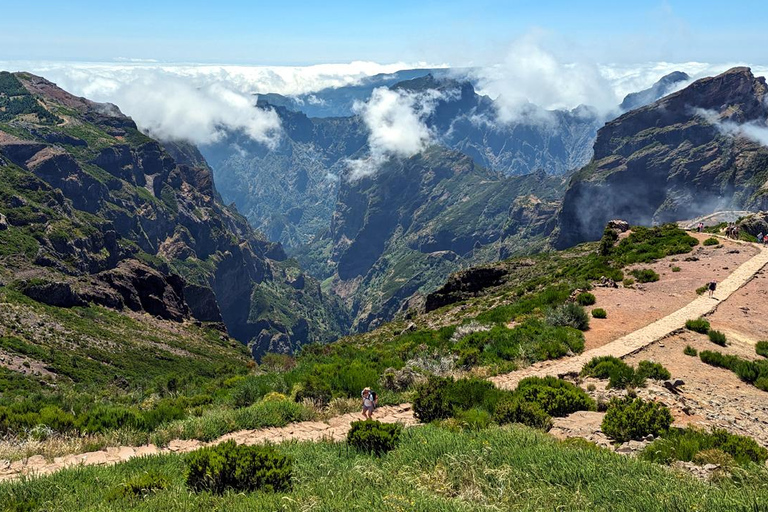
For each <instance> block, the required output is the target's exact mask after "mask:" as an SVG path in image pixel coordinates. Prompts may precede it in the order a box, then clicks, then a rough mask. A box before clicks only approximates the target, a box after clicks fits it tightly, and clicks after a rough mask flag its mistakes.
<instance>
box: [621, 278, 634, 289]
mask: <svg viewBox="0 0 768 512" xmlns="http://www.w3.org/2000/svg"><path fill="white" fill-rule="evenodd" d="M621 284H622V285H624V288H632V287H633V286H634V285H635V280H634V279H632V278H631V277H625V278H624V280H623V281H622V282H621Z"/></svg>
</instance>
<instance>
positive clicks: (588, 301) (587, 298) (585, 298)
mask: <svg viewBox="0 0 768 512" xmlns="http://www.w3.org/2000/svg"><path fill="white" fill-rule="evenodd" d="M576 302H578V303H579V304H580V305H582V306H591V305H593V304H594V303H595V302H597V298H596V297H595V295H594V294H592V293H589V292H581V293H580V294H578V295H577V296H576Z"/></svg>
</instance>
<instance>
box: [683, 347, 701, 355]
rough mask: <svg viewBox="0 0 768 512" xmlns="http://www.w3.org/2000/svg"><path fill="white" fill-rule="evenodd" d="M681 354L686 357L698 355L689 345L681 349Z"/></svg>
mask: <svg viewBox="0 0 768 512" xmlns="http://www.w3.org/2000/svg"><path fill="white" fill-rule="evenodd" d="M683 354H685V355H687V356H697V355H699V351H698V350H696V349H695V348H693V347H692V346H690V345H686V346H685V348H684V349H683Z"/></svg>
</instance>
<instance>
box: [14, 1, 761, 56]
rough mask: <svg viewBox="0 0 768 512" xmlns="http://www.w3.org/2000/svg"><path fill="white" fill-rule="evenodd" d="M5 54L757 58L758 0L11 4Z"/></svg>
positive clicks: (83, 2)
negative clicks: (520, 42)
mask: <svg viewBox="0 0 768 512" xmlns="http://www.w3.org/2000/svg"><path fill="white" fill-rule="evenodd" d="M2 3H3V4H5V5H2V6H1V7H0V16H2V17H1V18H0V60H20V59H23V60H79V61H112V60H115V59H119V58H124V59H126V58H127V59H156V60H160V61H164V62H215V63H243V64H262V65H279V64H288V65H304V64H317V63H328V62H349V61H352V60H371V61H377V62H419V61H421V62H429V63H448V64H452V65H457V66H458V65H470V64H487V63H489V62H493V61H494V59H495V58H496V56H497V55H500V54H502V53H503V49H504V48H505V47H506V46H507V45H508V44H509V43H510V41H513V40H515V39H517V38H519V37H521V36H524V35H526V34H530V33H531V32H533V33H536V34H538V35H539V37H540V38H541V39H543V40H546V41H547V44H548V45H550V46H553V47H557V48H559V50H560V53H561V54H565V55H566V56H569V55H572V56H573V58H574V59H577V58H587V59H590V60H593V61H597V62H627V63H630V62H645V61H672V62H683V61H694V60H695V61H704V62H735V61H741V62H749V63H752V62H759V61H761V60H764V55H765V48H767V47H768V32H766V30H765V21H766V20H767V19H768V4H766V3H765V2H758V1H741V2H739V1H732V2H728V3H727V4H724V3H723V2H715V1H709V0H698V1H693V0H685V1H684V0H667V1H635V2H617V1H615V0H614V1H610V2H609V1H588V2H578V4H579V5H578V7H574V5H575V4H576V3H577V2H573V1H550V0H538V1H527V0H525V1H521V0H508V1H499V0H473V1H461V2H460V1H453V0H442V1H416V0H410V1H405V0H388V1H386V2H372V1H370V0H369V1H365V0H363V1H360V0H358V1H355V2H352V1H330V0H327V1H324V2H317V1H313V2H310V1H296V0H284V1H282V2H258V1H257V2H253V1H234V0H229V1H218V2H216V1H211V0H207V1H198V0H185V1H175V0H173V1H160V0H154V1H147V0H132V1H131V2H105V1H99V2H96V1H87V0H69V1H61V0H55V1H50V0H36V1H34V2H10V1H7V0H6V1H3V2H2Z"/></svg>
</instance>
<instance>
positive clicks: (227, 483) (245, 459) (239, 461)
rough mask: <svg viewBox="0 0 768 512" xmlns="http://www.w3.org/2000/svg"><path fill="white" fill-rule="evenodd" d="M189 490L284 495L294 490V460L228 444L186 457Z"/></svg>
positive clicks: (265, 450) (267, 450) (266, 450)
mask: <svg viewBox="0 0 768 512" xmlns="http://www.w3.org/2000/svg"><path fill="white" fill-rule="evenodd" d="M187 466H188V469H187V476H186V481H187V486H188V487H189V488H190V489H192V490H193V491H196V492H201V491H210V492H212V493H214V494H223V493H224V491H225V490H227V489H231V490H233V491H235V492H251V491H257V490H261V491H269V492H281V491H288V490H290V489H291V478H292V476H293V469H292V466H293V463H292V460H291V459H290V458H288V457H286V456H284V455H281V454H280V453H278V452H277V451H275V450H274V449H273V448H270V447H266V446H245V445H238V444H236V443H235V442H234V441H227V442H224V443H221V444H218V445H216V446H210V447H205V448H200V449H199V450H196V451H194V452H192V453H190V454H189V455H188V456H187Z"/></svg>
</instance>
